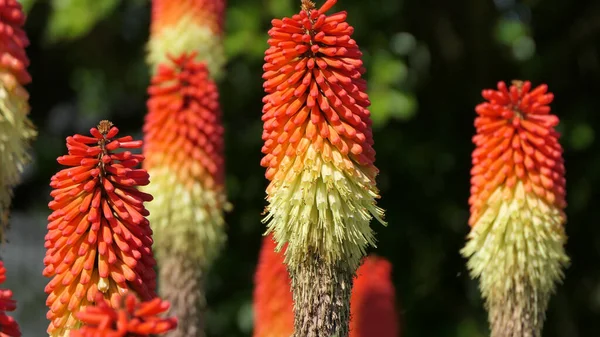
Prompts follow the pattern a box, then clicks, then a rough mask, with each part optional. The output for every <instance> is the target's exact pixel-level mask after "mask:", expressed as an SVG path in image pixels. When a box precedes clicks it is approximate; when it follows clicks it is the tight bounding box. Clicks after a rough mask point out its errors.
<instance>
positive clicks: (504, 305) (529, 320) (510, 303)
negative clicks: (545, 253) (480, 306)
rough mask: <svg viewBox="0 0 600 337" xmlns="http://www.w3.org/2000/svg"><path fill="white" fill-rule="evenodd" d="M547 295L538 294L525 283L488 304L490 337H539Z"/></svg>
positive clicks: (495, 297)
mask: <svg viewBox="0 0 600 337" xmlns="http://www.w3.org/2000/svg"><path fill="white" fill-rule="evenodd" d="M547 306H548V295H544V294H539V292H536V291H535V290H534V289H533V287H532V286H531V285H530V284H528V282H525V281H523V282H521V283H520V284H516V285H513V286H512V287H510V289H509V290H508V292H506V293H504V294H502V295H500V294H498V296H492V297H490V299H489V300H488V307H489V321H490V327H491V330H492V332H491V337H541V335H542V327H543V325H544V319H545V316H546V314H545V312H546V307H547Z"/></svg>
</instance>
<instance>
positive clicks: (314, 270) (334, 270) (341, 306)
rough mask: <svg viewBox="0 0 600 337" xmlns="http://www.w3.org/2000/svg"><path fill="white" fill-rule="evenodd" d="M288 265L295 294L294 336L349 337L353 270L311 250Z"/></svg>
mask: <svg viewBox="0 0 600 337" xmlns="http://www.w3.org/2000/svg"><path fill="white" fill-rule="evenodd" d="M305 256H306V258H305V259H304V261H302V262H301V263H300V264H299V265H297V266H294V267H292V268H290V275H291V277H292V293H293V297H294V330H295V332H294V337H322V336H337V337H348V333H349V330H350V329H349V320H350V295H351V291H352V281H353V278H354V270H351V269H348V266H347V264H345V263H337V264H335V265H331V264H330V263H327V262H325V261H324V260H322V259H320V258H319V256H318V255H316V254H315V253H314V252H312V253H311V252H308V253H307V254H305Z"/></svg>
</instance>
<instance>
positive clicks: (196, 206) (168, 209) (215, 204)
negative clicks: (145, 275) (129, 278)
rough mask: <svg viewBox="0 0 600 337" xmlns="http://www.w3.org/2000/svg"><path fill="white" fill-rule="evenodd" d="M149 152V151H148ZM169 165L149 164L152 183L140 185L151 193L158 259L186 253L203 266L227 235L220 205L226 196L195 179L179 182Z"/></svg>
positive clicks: (153, 227)
mask: <svg viewBox="0 0 600 337" xmlns="http://www.w3.org/2000/svg"><path fill="white" fill-rule="evenodd" d="M148 156H149V155H148ZM173 171H174V170H173V168H172V167H169V166H162V167H156V168H149V169H148V173H149V174H150V176H151V177H152V184H150V185H148V186H147V187H145V188H144V191H145V192H146V193H149V194H152V195H154V200H153V201H152V203H151V204H149V205H148V209H149V210H150V216H149V217H148V218H149V219H150V224H151V227H152V230H153V231H154V236H153V238H154V254H155V255H156V258H157V259H158V260H160V259H162V258H163V257H164V258H169V257H170V256H172V255H177V256H187V257H188V258H191V259H194V260H195V261H196V262H197V263H198V264H200V265H202V266H203V267H206V266H208V265H210V263H212V261H213V260H214V259H215V258H216V256H217V255H218V253H219V252H220V250H221V248H222V246H223V244H224V243H225V241H226V239H227V237H226V233H225V220H224V218H223V207H224V205H225V204H226V197H225V195H224V193H223V192H217V191H214V190H211V189H205V188H203V187H202V184H201V182H199V181H188V182H187V184H184V183H182V182H181V181H179V180H178V179H177V176H176V175H175V174H174V173H173Z"/></svg>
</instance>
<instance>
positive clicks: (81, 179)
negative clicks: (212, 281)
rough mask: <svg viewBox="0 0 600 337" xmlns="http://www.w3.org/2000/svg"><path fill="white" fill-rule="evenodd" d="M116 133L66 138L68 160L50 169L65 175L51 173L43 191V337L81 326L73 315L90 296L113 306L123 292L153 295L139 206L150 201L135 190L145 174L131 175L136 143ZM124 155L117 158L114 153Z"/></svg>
mask: <svg viewBox="0 0 600 337" xmlns="http://www.w3.org/2000/svg"><path fill="white" fill-rule="evenodd" d="M118 132H119V130H118V129H117V128H116V127H113V126H112V123H111V122H109V121H101V122H100V124H99V125H98V127H97V128H92V129H91V130H90V133H91V134H92V137H89V136H82V135H74V136H72V137H68V138H67V149H68V151H69V154H68V155H66V156H61V157H59V158H58V162H59V163H60V164H62V165H65V166H70V167H69V168H66V169H63V170H61V171H60V172H58V173H57V174H55V175H54V176H53V177H52V179H51V183H50V186H51V187H52V188H53V189H54V190H53V191H52V192H51V193H50V195H51V196H52V197H53V198H54V200H53V201H51V202H50V203H49V204H48V206H49V207H50V209H52V210H53V213H52V214H51V215H50V216H49V217H48V221H49V224H48V234H47V235H46V238H45V240H46V242H45V247H46V249H47V251H46V257H45V258H44V264H45V266H46V268H45V269H44V272H43V274H44V276H46V277H50V278H52V279H51V281H50V282H49V283H48V285H47V286H46V293H48V299H47V300H46V305H48V307H49V308H50V310H49V311H48V315H47V317H48V319H49V320H50V321H51V323H50V326H49V327H48V333H49V334H50V336H61V337H62V336H68V335H69V332H70V331H71V330H73V329H76V328H78V327H79V326H80V325H81V322H80V321H79V320H78V319H77V318H76V313H77V312H79V311H80V310H82V309H83V308H85V307H86V306H88V305H91V304H92V303H93V301H94V299H95V297H96V294H97V293H100V294H101V295H102V296H104V297H105V298H106V299H108V300H110V302H111V304H112V305H113V306H116V305H117V304H118V302H117V295H119V294H120V293H123V292H125V291H128V290H133V291H134V292H136V293H137V294H138V295H139V296H140V297H141V298H142V299H143V300H148V299H151V298H153V297H154V296H155V289H156V275H155V272H154V269H153V267H154V265H155V261H154V257H153V254H152V250H151V246H152V238H151V234H152V231H151V229H150V227H149V223H148V220H147V219H146V218H145V217H146V216H147V215H148V211H147V210H146V209H145V207H144V205H143V203H144V202H147V201H151V200H152V196H151V195H149V194H146V193H143V192H140V191H138V190H137V187H139V186H144V185H147V184H148V183H149V176H148V173H147V172H146V171H145V170H143V169H136V168H135V167H136V166H138V165H139V164H140V163H141V162H142V161H143V160H144V157H143V156H142V155H140V154H133V153H131V152H130V151H128V150H129V149H139V148H140V147H141V146H142V141H134V140H133V138H132V137H130V136H125V137H120V138H115V137H116V136H117V134H118ZM118 150H125V151H118Z"/></svg>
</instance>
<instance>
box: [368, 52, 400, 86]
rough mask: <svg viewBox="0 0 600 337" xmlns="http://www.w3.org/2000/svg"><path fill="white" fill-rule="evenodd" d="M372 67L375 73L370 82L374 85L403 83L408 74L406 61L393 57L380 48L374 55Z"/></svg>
mask: <svg viewBox="0 0 600 337" xmlns="http://www.w3.org/2000/svg"><path fill="white" fill-rule="evenodd" d="M371 68H372V70H373V73H372V75H371V78H370V81H369V83H370V84H371V85H374V86H379V85H391V84H398V83H401V82H402V81H404V80H405V79H406V75H407V74H408V69H407V68H406V64H404V61H402V60H401V59H397V58H395V57H393V56H392V55H391V54H390V53H389V52H387V51H386V50H383V49H380V50H378V51H377V52H376V53H375V55H374V56H373V60H372V62H371Z"/></svg>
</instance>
